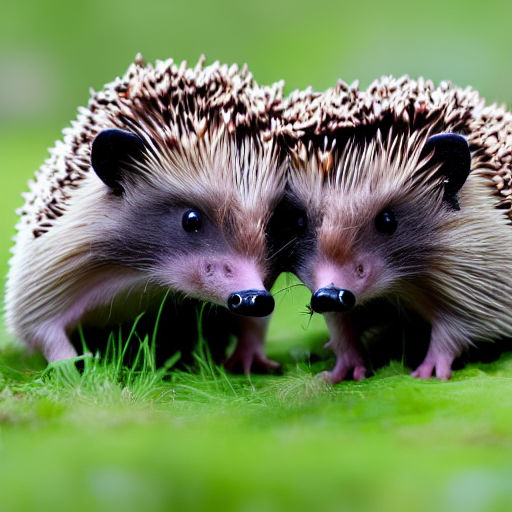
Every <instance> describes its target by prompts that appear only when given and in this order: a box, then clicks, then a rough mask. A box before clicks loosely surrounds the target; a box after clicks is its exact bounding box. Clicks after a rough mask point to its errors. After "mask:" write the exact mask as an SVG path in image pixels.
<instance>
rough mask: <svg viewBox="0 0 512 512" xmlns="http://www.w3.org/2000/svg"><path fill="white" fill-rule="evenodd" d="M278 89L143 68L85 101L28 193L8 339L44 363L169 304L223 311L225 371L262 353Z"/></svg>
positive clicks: (14, 264)
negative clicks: (91, 330)
mask: <svg viewBox="0 0 512 512" xmlns="http://www.w3.org/2000/svg"><path fill="white" fill-rule="evenodd" d="M281 98H282V84H281V83H276V84H274V85H273V86H270V87H263V86H261V87H260V86H259V85H258V84H257V83H256V82H255V81H254V79H253V77H252V75H251V73H250V72H249V71H248V69H247V66H243V67H242V68H239V67H238V66H237V65H232V66H230V67H228V66H227V65H221V64H219V63H218V62H215V63H214V64H212V65H209V66H205V64H204V57H201V59H200V60H199V62H198V64H197V65H196V66H195V67H187V64H186V62H183V63H181V65H175V63H174V62H173V60H172V59H169V60H166V61H157V62H156V64H155V65H154V66H153V65H146V63H145V62H144V61H143V59H142V57H141V56H140V55H137V57H136V59H135V62H134V63H133V64H132V65H131V66H130V67H129V69H128V70H127V72H126V74H125V75H124V76H123V77H121V78H117V79H116V80H114V81H113V82H111V83H109V84H107V85H105V87H104V88H103V90H101V91H99V92H96V93H95V92H94V91H91V97H90V100H89V103H88V107H87V108H79V110H78V112H79V113H78V117H77V119H76V120H75V121H74V122H72V123H71V127H70V128H67V129H65V130H63V135H64V137H63V140H62V141H59V142H57V143H56V145H55V147H54V148H53V149H52V150H51V151H50V157H49V158H48V160H47V161H46V162H45V163H44V165H43V166H42V167H41V168H40V169H39V171H37V172H36V177H35V180H34V181H31V182H30V183H29V188H30V190H29V192H28V193H27V194H25V196H24V199H25V204H24V206H23V207H22V208H21V209H20V210H19V212H18V213H19V216H20V220H19V224H18V226H17V235H16V237H15V245H14V248H13V250H12V252H13V256H12V258H11V261H10V270H9V274H8V281H7V287H6V299H5V313H6V322H7V325H8V328H9V330H10V332H11V333H12V334H13V335H14V336H16V337H17V338H19V339H21V340H23V341H24V342H25V343H26V345H28V347H30V348H32V349H37V350H40V351H41V352H42V353H43V355H44V356H45V358H46V359H47V360H48V361H50V362H52V361H58V360H62V359H68V358H72V357H74V356H76V350H75V348H74V347H73V346H72V344H71V343H70V335H71V333H72V332H73V331H74V330H76V328H77V326H78V325H84V326H93V327H98V326H104V325H111V324H115V323H117V322H121V321H125V320H129V319H133V318H134V317H135V316H136V315H137V314H138V313H139V312H140V311H145V310H147V309H148V308H151V307H154V305H155V304H157V305H158V304H159V303H160V301H161V300H162V297H163V296H166V295H167V294H168V293H171V295H172V296H174V297H176V298H177V300H180V298H193V299H197V300H200V301H206V302H210V303H213V304H219V305H223V306H225V307H227V308H228V309H229V311H230V312H231V313H232V315H234V318H235V322H234V323H235V328H234V331H235V332H234V334H235V336H236V337H237V338H238V344H237V347H236V349H235V352H234V354H233V355H232V357H231V359H230V360H229V361H228V365H229V366H233V365H235V364H241V365H242V366H243V369H244V371H245V372H249V371H250V369H251V367H252V366H254V365H262V366H264V367H268V368H274V367H275V366H276V365H277V363H275V362H273V361H270V360H268V359H267V358H266V357H265V355H264V352H263V339H264V336H265V330H266V325H267V322H268V316H269V315H270V314H271V313H272V310H273V308H274V301H273V298H272V296H271V295H270V294H269V292H268V291H267V290H268V289H269V287H270V285H271V284H272V282H273V280H274V279H275V277H276V275H275V270H273V268H272V264H271V261H270V260H271V258H270V257H269V255H268V252H267V241H266V232H265V230H266V225H267V223H268V220H269V218H270V216H271V213H272V211H273V208H274V205H275V204H276V203H277V202H278V201H279V199H280V197H281V195H282V193H283V190H284V187H285V162H284V159H283V158H282V157H281V156H280V154H281V150H280V148H279V145H278V144H277V143H276V142H275V138H274V137H273V135H272V132H273V128H272V127H273V124H274V120H273V116H274V114H273V112H274V110H275V109H276V107H277V106H278V105H279V104H280V102H281Z"/></svg>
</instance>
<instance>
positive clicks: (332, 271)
mask: <svg viewBox="0 0 512 512" xmlns="http://www.w3.org/2000/svg"><path fill="white" fill-rule="evenodd" d="M286 116H287V117H288V121H289V122H292V123H291V124H289V126H291V127H292V129H291V131H290V132H289V134H290V135H291V136H292V151H291V156H292V166H291V167H292V168H291V176H290V184H291V186H290V188H291V198H292V201H294V202H295V204H296V205H297V206H298V207H299V208H301V209H303V210H304V211H305V212H306V214H307V217H308V229H307V231H306V232H305V233H304V234H303V240H305V242H302V243H300V242H299V243H298V244H297V245H296V258H295V261H294V263H293V266H294V270H295V272H296V273H297V274H298V275H299V277H301V279H302V280H303V281H304V282H305V283H306V285H308V287H309V288H310V289H311V290H312V291H313V293H314V295H313V298H312V307H313V309H314V310H316V311H318V312H322V313H325V315H326V320H327V323H328V326H329V330H330V335H331V341H330V347H331V348H332V349H333V350H334V352H335V353H336V357H337V362H336V366H335V368H334V369H333V370H332V371H331V372H329V374H328V377H329V379H330V380H331V381H332V382H338V381H340V380H342V379H344V378H346V377H347V376H350V375H353V377H354V378H355V379H360V378H362V377H364V375H365V372H366V367H365V363H364V358H363V355H362V353H361V349H360V332H358V326H357V325H355V324H354V322H352V313H351V312H352V308H353V307H354V305H355V307H356V308H357V304H362V303H367V302H369V301H371V300H372V299H373V298H377V297H387V298H389V299H391V300H393V301H397V302H398V303H401V304H403V305H405V306H406V307H408V308H412V309H414V310H416V311H417V312H418V313H420V315H421V316H422V317H423V318H425V319H426V320H427V321H428V322H430V324H431V328H432V330H431V340H430V347H429V350H428V353H427V355H426V357H425V360H424V361H423V363H422V364H421V365H420V366H419V367H418V368H417V369H416V371H415V372H413V375H414V376H418V377H423V378H426V377H430V376H431V375H432V374H433V372H435V374H436V375H437V376H438V377H440V378H443V379H446V378H449V376H450V374H451V364H452V362H453V360H454V358H455V357H456V356H457V355H458V354H459V353H460V352H461V351H462V350H464V349H465V348H467V347H468V346H469V345H470V344H472V343H478V342H479V341H490V340H495V339H498V338H502V337H512V323H511V322H510V311H511V309H512V262H511V260H510V258H509V255H508V251H507V248H510V247H512V226H511V225H510V224H511V223H510V216H509V215H510V181H511V161H512V155H511V150H512V115H510V114H509V113H507V112H505V111H504V110H503V109H500V108H496V107H495V106H492V107H484V105H483V103H482V102H481V101H480V99H479V98H478V95H477V94H476V93H474V92H472V91H470V90H465V91H463V90H460V89H457V88H455V87H451V86H449V85H448V84H443V85H442V86H441V87H440V88H435V87H434V86H433V85H432V84H431V83H430V82H426V83H425V82H422V81H420V82H414V81H411V80H409V79H407V78H403V79H401V80H399V81H395V80H393V79H387V78H386V79H383V80H382V81H380V82H376V83H375V84H373V85H372V86H370V88H369V89H368V91H362V92H360V91H358V90H357V89H356V88H354V87H353V88H349V87H347V86H345V85H344V84H341V83H340V84H339V85H338V87H337V88H336V89H335V90H331V91H327V92H326V93H325V94H323V95H319V94H312V93H306V94H302V95H298V94H296V95H292V96H291V99H290V104H289V106H288V110H287V112H285V117H286ZM443 134H444V135H443ZM457 134H458V135H457ZM294 140H295V142H294ZM466 140H467V143H466ZM468 144H469V146H468ZM468 174H469V176H468ZM466 177H467V180H466ZM301 247H304V248H305V249H301Z"/></svg>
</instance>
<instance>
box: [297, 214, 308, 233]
mask: <svg viewBox="0 0 512 512" xmlns="http://www.w3.org/2000/svg"><path fill="white" fill-rule="evenodd" d="M296 223H297V224H296V225H297V233H298V234H299V235H303V234H304V232H305V231H306V224H307V221H306V216H305V215H299V216H298V217H297V220H296Z"/></svg>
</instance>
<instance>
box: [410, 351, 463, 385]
mask: <svg viewBox="0 0 512 512" xmlns="http://www.w3.org/2000/svg"><path fill="white" fill-rule="evenodd" d="M453 360H454V356H452V355H451V354H433V353H430V351H429V353H428V354H427V356H426V357H425V360H424V361H423V362H422V363H421V364H420V365H419V366H418V368H416V370H414V371H413V372H412V373H411V376H412V377H415V378H417V379H418V378H419V379H430V377H432V375H433V374H434V370H435V375H436V377H437V378H438V379H440V380H449V379H450V377H451V376H452V363H453Z"/></svg>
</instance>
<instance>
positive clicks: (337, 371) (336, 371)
mask: <svg viewBox="0 0 512 512" xmlns="http://www.w3.org/2000/svg"><path fill="white" fill-rule="evenodd" d="M320 375H321V376H322V378H323V379H325V380H326V381H327V382H329V383H330V384H338V382H341V381H342V380H346V379H349V378H350V377H352V378H353V379H354V380H363V379H364V378H365V377H366V367H365V366H364V363H363V360H362V358H361V357H360V356H359V355H357V354H352V355H348V354H344V355H343V356H340V357H338V359H337V361H336V365H335V366H334V368H333V369H332V370H331V371H330V372H322V373H321V374H320Z"/></svg>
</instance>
